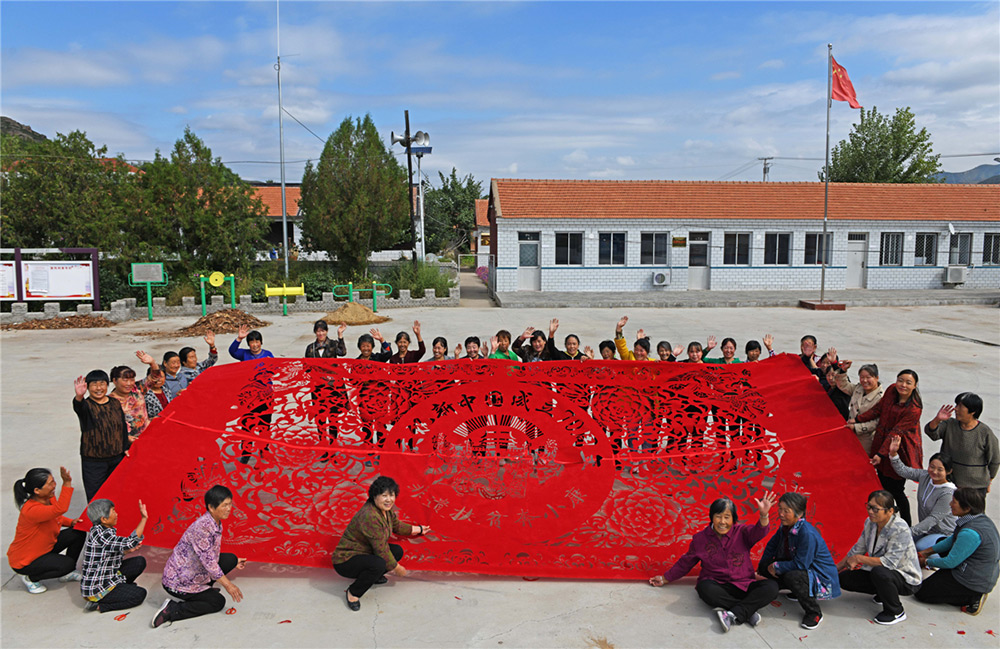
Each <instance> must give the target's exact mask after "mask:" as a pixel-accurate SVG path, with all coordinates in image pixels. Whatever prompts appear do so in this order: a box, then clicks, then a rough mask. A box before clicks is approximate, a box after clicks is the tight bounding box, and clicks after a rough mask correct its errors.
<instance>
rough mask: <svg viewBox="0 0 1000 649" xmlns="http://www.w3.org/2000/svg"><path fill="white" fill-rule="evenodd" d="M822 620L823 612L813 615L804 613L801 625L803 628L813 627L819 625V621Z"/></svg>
mask: <svg viewBox="0 0 1000 649" xmlns="http://www.w3.org/2000/svg"><path fill="white" fill-rule="evenodd" d="M822 621H823V614H822V613H820V614H819V615H815V614H813V613H806V614H805V616H804V617H803V618H802V624H800V625H799V626H801V627H802V628H803V629H815V628H816V627H818V626H819V623H820V622H822Z"/></svg>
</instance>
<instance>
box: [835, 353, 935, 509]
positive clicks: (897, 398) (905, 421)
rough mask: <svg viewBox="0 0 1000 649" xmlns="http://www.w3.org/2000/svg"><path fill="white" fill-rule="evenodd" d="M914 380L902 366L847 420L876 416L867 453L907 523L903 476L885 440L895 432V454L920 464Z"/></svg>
mask: <svg viewBox="0 0 1000 649" xmlns="http://www.w3.org/2000/svg"><path fill="white" fill-rule="evenodd" d="M918 381H919V378H918V377H917V373H916V372H914V371H913V370H903V371H902V372H900V373H899V374H897V375H896V383H894V384H893V385H890V386H889V387H888V388H886V390H885V394H884V395H882V398H881V399H880V400H879V402H878V405H877V406H875V407H874V408H872V409H871V410H868V411H867V412H862V413H860V414H858V416H857V417H855V418H854V419H848V420H847V423H848V424H854V423H857V422H861V423H864V422H866V421H872V420H874V419H878V426H876V428H875V436H874V437H873V438H872V448H871V451H869V455H870V457H871V462H872V464H873V465H875V467H876V470H877V471H878V478H879V481H880V482H881V483H882V488H884V489H885V490H886V491H888V492H889V493H891V494H892V497H893V499H894V500H895V501H896V504H897V505H898V507H899V515H900V517H902V519H903V520H904V521H906V524H907V525H910V524H911V520H910V501H909V500H907V499H906V494H905V493H904V491H903V488H904V487H905V486H906V480H904V479H903V477H902V476H900V475H899V474H898V473H896V471H895V470H894V469H893V468H892V463H890V462H889V444H890V443H891V441H892V438H893V437H894V436H897V435H898V436H899V437H901V438H902V442H901V443H900V446H899V455H900V459H901V460H902V461H903V464H905V465H906V466H908V467H910V468H913V469H919V468H920V467H922V466H923V464H924V453H923V444H922V442H921V440H920V413H921V412H922V410H923V401H922V400H921V399H920V391H919V390H918V389H917V382H918Z"/></svg>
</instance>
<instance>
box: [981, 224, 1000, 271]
mask: <svg viewBox="0 0 1000 649" xmlns="http://www.w3.org/2000/svg"><path fill="white" fill-rule="evenodd" d="M983 265H984V266H1000V233H996V232H987V233H986V236H984V237H983Z"/></svg>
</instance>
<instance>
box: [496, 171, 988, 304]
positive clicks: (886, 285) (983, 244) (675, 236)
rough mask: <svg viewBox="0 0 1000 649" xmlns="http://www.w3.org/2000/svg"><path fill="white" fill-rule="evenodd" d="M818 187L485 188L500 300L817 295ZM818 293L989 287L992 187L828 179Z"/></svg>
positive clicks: (538, 184)
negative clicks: (511, 295)
mask: <svg viewBox="0 0 1000 649" xmlns="http://www.w3.org/2000/svg"><path fill="white" fill-rule="evenodd" d="M823 203H824V188H823V184H822V183H818V182H816V183H759V182H756V183H754V182H739V183H732V182H682V181H606V180H594V181H577V180H507V179H494V180H493V181H492V182H491V184H490V197H489V211H488V217H489V222H490V247H491V254H492V255H493V258H494V259H495V260H496V262H495V263H496V266H495V268H491V271H492V272H491V278H490V280H491V283H492V285H493V287H494V290H495V291H497V292H500V293H503V292H511V291H653V290H655V291H683V290H692V289H714V290H765V289H766V290H775V289H778V290H780V289H818V288H819V287H820V274H821V264H822V254H823V248H824V246H823V245H822V239H823V235H822V233H823ZM826 254H827V268H826V288H827V289H830V290H836V289H847V288H868V289H920V288H927V289H940V288H948V287H969V288H1000V185H943V184H907V185H902V184H900V185H896V184H891V185H890V184H855V183H832V184H831V185H830V191H829V212H828V222H827V250H826Z"/></svg>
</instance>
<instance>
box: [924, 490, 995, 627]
mask: <svg viewBox="0 0 1000 649" xmlns="http://www.w3.org/2000/svg"><path fill="white" fill-rule="evenodd" d="M985 510H986V500H985V499H984V498H983V496H982V494H981V493H980V492H979V490H978V489H974V488H971V487H960V488H958V489H956V490H955V493H954V495H953V496H952V499H951V512H952V514H954V515H955V516H956V517H957V525H956V526H955V531H954V533H953V534H952V535H951V536H949V537H948V538H946V539H944V540H942V541H939V542H938V543H937V544H935V545H934V547H931V548H928V549H926V550H924V551H923V552H921V553H920V563H921V565H923V566H924V567H927V568H936V569H937V572H935V573H934V574H933V575H931V576H930V577H928V578H927V579H925V580H924V582H923V584H921V587H920V590H919V591H917V594H916V598H917V599H918V600H920V601H921V602H925V603H928V604H952V605H954V606H961V607H962V611H964V612H966V613H968V614H969V615H979V614H980V613H981V612H982V610H983V604H985V603H986V596H987V595H988V594H989V593H990V591H992V590H993V588H994V587H996V585H997V578H998V577H1000V564H998V561H1000V535H998V533H997V526H996V524H995V523H994V522H993V521H992V520H990V518H989V517H988V516H986V515H985V514H984V513H983V512H984V511H985ZM935 554H936V555H940V556H931V555H935Z"/></svg>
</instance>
